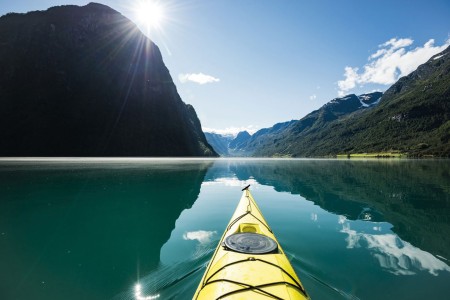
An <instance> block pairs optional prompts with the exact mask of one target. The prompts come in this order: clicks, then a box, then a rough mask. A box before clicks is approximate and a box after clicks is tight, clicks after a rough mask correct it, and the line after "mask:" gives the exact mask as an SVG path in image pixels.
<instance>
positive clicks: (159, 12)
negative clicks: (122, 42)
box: [136, 1, 164, 29]
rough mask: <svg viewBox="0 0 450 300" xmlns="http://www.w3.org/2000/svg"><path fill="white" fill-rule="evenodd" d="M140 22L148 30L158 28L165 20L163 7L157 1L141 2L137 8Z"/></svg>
mask: <svg viewBox="0 0 450 300" xmlns="http://www.w3.org/2000/svg"><path fill="white" fill-rule="evenodd" d="M136 15H137V18H138V21H139V22H140V23H141V24H143V25H145V26H146V27H147V28H148V29H151V28H158V27H160V26H161V23H162V21H163V20H164V9H163V6H162V5H161V4H160V3H158V2H156V1H141V2H139V5H138V6H137V8H136Z"/></svg>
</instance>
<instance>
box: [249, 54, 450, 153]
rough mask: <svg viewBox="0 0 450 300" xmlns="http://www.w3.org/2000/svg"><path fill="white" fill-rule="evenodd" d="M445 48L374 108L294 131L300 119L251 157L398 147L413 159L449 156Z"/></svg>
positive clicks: (449, 80) (449, 73) (449, 67)
mask: <svg viewBox="0 0 450 300" xmlns="http://www.w3.org/2000/svg"><path fill="white" fill-rule="evenodd" d="M449 52H450V51H449V48H447V49H446V50H445V51H444V52H442V53H440V54H438V55H435V56H434V57H432V58H431V59H430V60H429V61H428V62H427V63H425V64H423V65H421V66H420V67H419V68H418V69H417V70H416V71H414V72H412V73H411V74H410V75H408V76H406V77H403V78H401V79H400V80H399V81H398V82H396V83H395V84H394V85H393V86H392V87H391V88H389V89H388V90H387V91H386V92H385V93H384V95H383V97H382V99H381V101H380V103H379V104H378V105H377V106H375V107H373V108H370V109H366V110H363V111H356V112H354V113H352V114H349V115H345V116H343V117H341V118H339V119H337V120H334V121H332V122H327V123H323V126H322V127H319V128H318V127H314V128H308V129H304V130H298V126H299V125H301V123H302V121H303V122H304V121H305V120H303V119H302V120H299V121H298V124H293V126H290V127H289V128H287V129H286V130H285V131H283V132H282V133H281V134H280V135H279V137H278V138H276V139H274V140H272V141H268V142H267V143H266V144H265V145H263V146H262V147H260V148H259V149H258V150H257V151H256V152H255V156H278V155H284V156H293V157H308V156H335V155H337V154H352V153H371V152H384V151H399V152H401V153H405V154H407V155H409V156H413V157H422V156H441V157H450V142H449V139H450V55H449V54H448V53H449ZM307 117H308V116H306V117H305V118H307ZM305 118H304V119H305Z"/></svg>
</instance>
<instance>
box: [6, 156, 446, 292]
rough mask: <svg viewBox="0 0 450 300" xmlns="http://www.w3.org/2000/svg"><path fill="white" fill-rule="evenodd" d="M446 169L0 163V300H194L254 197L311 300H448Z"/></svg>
mask: <svg viewBox="0 0 450 300" xmlns="http://www.w3.org/2000/svg"><path fill="white" fill-rule="evenodd" d="M449 170H450V161H449V160H420V161H415V160H360V161H353V160H279V159H273V160H270V159H269V160H266V159H235V160H233V159H230V160H227V159H217V160H186V159H173V160H171V159H166V160H154V159H149V160H146V159H142V160H140V159H135V160H127V159H118V160H111V161H109V160H99V161H95V160H91V161H89V160H88V161H76V160H71V161H63V160H61V161H56V162H52V161H48V162H42V161H41V162H34V161H28V162H17V161H16V162H5V161H1V160H0V234H1V235H0V276H1V278H2V279H3V280H2V281H0V294H1V298H2V299H3V298H4V299H30V298H34V299H50V300H52V299H111V298H113V299H115V300H136V299H137V300H142V299H157V298H159V299H191V298H192V295H193V294H194V291H195V289H196V287H197V285H198V282H199V280H200V278H201V276H202V275H203V272H204V268H205V265H206V263H207V262H208V260H209V259H210V257H211V255H212V252H213V251H214V250H215V248H216V246H217V242H218V240H219V239H220V236H221V235H222V233H223V230H224V228H225V227H226V224H227V223H228V221H229V219H230V217H231V215H232V213H233V211H234V209H235V208H236V205H237V203H238V201H239V198H240V196H241V190H240V189H241V188H242V187H244V186H245V185H247V184H251V185H252V186H251V189H252V191H253V194H254V196H255V199H256V200H257V201H258V205H259V206H260V208H261V210H262V212H263V213H264V216H265V217H266V219H267V221H268V222H269V224H270V225H271V227H272V229H273V230H274V232H275V233H276V236H277V238H278V240H279V241H280V243H281V244H282V246H283V249H284V250H285V252H286V253H287V255H288V257H289V259H290V260H291V263H292V265H293V267H294V269H295V270H296V272H297V273H298V275H299V277H300V279H301V280H302V282H303V283H304V285H305V287H306V289H307V291H308V292H309V294H310V295H311V297H312V299H379V298H383V299H422V298H433V299H440V298H445V297H446V295H447V294H448V281H449V280H450V268H449V264H448V259H449V258H450V246H449V245H450V237H449V236H448V233H449V232H450V220H449V218H450V209H449V208H450V206H449V203H450V177H449Z"/></svg>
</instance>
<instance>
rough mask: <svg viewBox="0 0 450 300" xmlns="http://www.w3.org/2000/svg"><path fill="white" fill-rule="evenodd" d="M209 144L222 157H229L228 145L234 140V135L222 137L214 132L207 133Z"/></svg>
mask: <svg viewBox="0 0 450 300" xmlns="http://www.w3.org/2000/svg"><path fill="white" fill-rule="evenodd" d="M205 137H206V140H207V141H208V143H209V144H210V145H211V147H213V149H214V150H215V151H216V152H217V153H218V154H219V155H220V156H229V148H228V145H229V144H230V142H231V141H232V140H233V139H234V137H233V136H232V135H222V134H218V133H213V132H205Z"/></svg>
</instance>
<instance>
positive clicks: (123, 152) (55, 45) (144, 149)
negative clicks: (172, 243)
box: [0, 3, 216, 156]
mask: <svg viewBox="0 0 450 300" xmlns="http://www.w3.org/2000/svg"><path fill="white" fill-rule="evenodd" d="M0 70H1V72H0V105H1V110H0V156H215V155H216V153H215V152H214V150H213V149H212V148H211V147H210V145H209V144H208V143H207V141H206V139H205V136H204V134H203V132H202V130H201V125H200V121H199V120H198V118H197V115H196V113H195V110H194V108H193V107H192V106H190V105H186V104H185V103H184V102H183V101H182V100H181V98H180V96H179V95H178V92H177V90H176V87H175V85H174V83H173V81H172V78H171V76H170V74H169V71H168V69H167V68H166V66H165V65H164V63H163V60H162V56H161V53H160V51H159V49H158V47H157V46H156V45H155V44H154V43H153V42H151V41H150V40H149V39H148V38H147V37H145V36H144V35H143V34H142V33H141V32H140V31H139V30H138V28H137V27H136V26H135V25H134V24H133V23H132V22H131V21H130V20H128V19H127V18H125V17H124V16H122V15H121V14H120V13H118V12H117V11H115V10H113V9H111V8H109V7H107V6H104V5H101V4H95V3H90V4H88V5H86V6H83V7H78V6H72V5H69V6H60V7H53V8H50V9H48V10H47V11H35V12H30V13H27V14H16V13H10V14H7V15H5V16H2V17H1V18H0Z"/></svg>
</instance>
